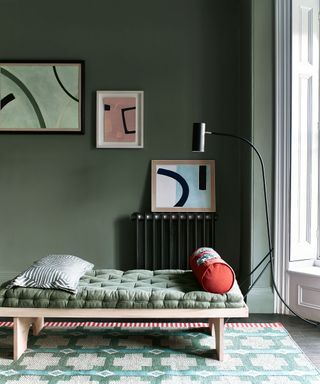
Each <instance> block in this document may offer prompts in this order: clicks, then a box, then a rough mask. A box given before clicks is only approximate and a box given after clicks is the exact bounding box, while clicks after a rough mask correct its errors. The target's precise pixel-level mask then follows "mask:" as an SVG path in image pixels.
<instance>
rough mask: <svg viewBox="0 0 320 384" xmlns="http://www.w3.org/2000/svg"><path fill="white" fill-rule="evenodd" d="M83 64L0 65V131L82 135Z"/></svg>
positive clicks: (11, 63) (39, 63) (7, 63)
mask: <svg viewBox="0 0 320 384" xmlns="http://www.w3.org/2000/svg"><path fill="white" fill-rule="evenodd" d="M82 76H83V62H56V63H54V62H37V63H26V62H24V63H22V62H21V63H20V62H19V63H13V62H10V63H9V62H6V63H4V62H2V63H0V132H78V133H79V132H81V131H82V94H81V93H82V92H81V89H82Z"/></svg>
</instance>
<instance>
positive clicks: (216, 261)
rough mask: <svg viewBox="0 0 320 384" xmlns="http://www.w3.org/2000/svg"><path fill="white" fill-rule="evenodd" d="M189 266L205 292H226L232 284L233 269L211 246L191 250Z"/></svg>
mask: <svg viewBox="0 0 320 384" xmlns="http://www.w3.org/2000/svg"><path fill="white" fill-rule="evenodd" d="M190 266H191V269H192V271H193V273H194V274H195V276H196V278H197V280H198V281H199V283H200V284H201V286H202V288H203V289H204V290H205V291H207V292H212V293H226V292H228V291H229V290H230V289H231V288H232V286H233V283H234V280H235V274H234V271H233V269H232V268H231V267H230V265H229V264H227V263H226V262H225V261H224V260H222V259H221V257H220V255H219V254H218V253H217V252H216V251H214V250H213V249H212V248H207V247H201V248H198V249H197V250H196V251H195V252H193V254H192V255H191V256H190Z"/></svg>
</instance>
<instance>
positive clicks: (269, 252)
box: [206, 132, 320, 327]
mask: <svg viewBox="0 0 320 384" xmlns="http://www.w3.org/2000/svg"><path fill="white" fill-rule="evenodd" d="M206 133H209V134H212V135H217V136H226V137H233V138H236V139H238V140H240V141H242V142H245V143H247V144H248V145H249V146H250V147H251V148H252V149H253V150H254V152H255V153H256V155H257V156H258V159H259V162H260V166H261V173H262V184H263V196H264V207H265V217H266V226H267V237H268V245H269V251H268V253H267V254H266V256H265V257H264V258H263V259H262V260H261V261H260V262H259V264H258V265H257V266H256V267H255V268H254V269H253V270H252V271H251V272H250V273H249V275H248V276H247V277H246V279H245V280H244V282H245V281H247V280H248V279H249V278H250V276H251V275H252V274H253V273H254V272H255V271H256V270H257V269H258V268H259V267H260V266H261V265H262V263H263V262H264V261H265V260H266V259H267V257H268V256H269V260H268V262H267V264H266V265H265V266H264V267H263V269H262V271H261V272H260V274H259V275H258V276H257V278H256V279H255V280H254V281H253V283H251V285H250V286H249V288H248V290H247V292H246V293H245V295H244V298H246V297H247V296H248V294H249V292H250V291H251V289H252V288H253V287H254V285H255V284H256V283H257V282H258V280H259V279H260V277H261V276H262V275H263V273H264V271H265V270H266V269H267V267H268V266H269V264H270V270H271V282H272V288H273V289H274V290H275V292H276V294H277V296H278V297H279V299H280V301H281V302H282V303H283V304H284V305H285V307H286V308H287V309H288V310H289V311H290V312H291V313H292V314H294V315H295V316H296V317H298V318H299V319H301V320H302V321H304V322H306V323H308V324H311V325H314V326H316V327H318V326H319V325H320V322H316V321H312V320H309V319H306V318H304V317H302V316H300V315H298V314H297V313H296V312H295V311H294V310H293V309H292V308H291V307H290V306H289V305H288V304H287V303H286V302H285V300H284V299H283V297H282V296H281V294H280V292H279V290H278V287H277V285H276V282H275V277H274V265H273V263H274V256H273V246H272V241H271V230H270V221H269V209H268V199H267V183H266V177H265V167H264V162H263V159H262V156H261V155H260V153H259V151H258V149H257V148H256V147H255V146H254V145H253V144H252V143H251V141H249V140H248V139H246V138H244V137H241V136H237V135H234V134H231V133H221V132H206ZM244 282H242V284H243V283H244Z"/></svg>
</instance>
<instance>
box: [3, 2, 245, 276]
mask: <svg viewBox="0 0 320 384" xmlns="http://www.w3.org/2000/svg"><path fill="white" fill-rule="evenodd" d="M240 7H241V2H239V1H238V0H224V1H220V0H219V1H218V0H161V1H160V0H152V1H150V0H135V1H132V0H117V1H110V0H95V1H93V2H89V1H87V0H76V1H75V0H67V1H66V0H63V1H62V0H55V1H53V2H46V1H43V0H41V1H40V0H28V1H22V0H0V9H1V11H0V47H1V49H0V54H1V59H19V60H21V59H28V60H30V59H31V60H33V59H48V60H50V59H54V60H59V59H83V60H85V63H86V78H85V135H63V134H57V135H39V134H38V135H36V134H30V135H26V134H15V135H13V134H1V135H0V196H1V198H0V269H1V271H2V273H6V272H7V271H8V273H9V272H10V271H18V270H20V269H21V268H23V267H25V266H26V265H28V264H29V263H30V262H32V261H33V260H35V259H37V258H39V257H41V256H43V255H46V254H48V253H52V252H58V253H65V252H67V253H72V254H76V255H79V256H80V257H83V258H85V259H88V260H90V261H92V262H94V263H95V264H96V266H97V267H115V268H127V267H129V268H130V267H134V228H133V226H132V224H131V222H130V219H129V218H130V214H131V213H132V212H134V211H139V210H149V209H150V160H151V159H197V158H208V159H215V160H216V166H217V175H216V182H217V210H218V212H219V221H218V225H217V233H216V234H217V248H218V250H219V251H220V252H221V254H222V255H223V256H224V257H225V259H226V260H228V261H229V262H230V263H231V264H232V265H233V266H234V267H235V268H236V269H238V266H239V259H240V205H241V204H240V201H241V198H240V192H241V188H240V165H239V147H238V145H237V144H235V143H233V142H231V141H228V140H227V139H223V138H220V139H216V140H213V138H211V137H210V138H209V140H208V147H207V148H208V150H207V152H206V153H205V154H203V155H196V154H193V153H192V152H191V129H192V123H193V122H194V121H206V122H207V123H208V129H211V130H214V129H215V130H221V131H225V132H233V133H239V129H240V108H239V100H240V99H241V97H242V96H241V95H242V93H241V89H240V78H241V66H240V63H241V60H242V64H241V65H243V58H241V49H240V28H241V20H240V18H241V17H243V15H242V13H243V12H240V11H241V10H240ZM248 43H249V42H248ZM245 60H246V59H245ZM248 60H249V61H250V58H248ZM243 86H245V87H246V86H247V87H249V88H250V84H242V87H243ZM96 90H143V91H144V92H145V148H144V149H142V150H141V149H140V150H132V149H131V150H125V149H114V150H111V149H99V150H98V149H96V148H95V92H96Z"/></svg>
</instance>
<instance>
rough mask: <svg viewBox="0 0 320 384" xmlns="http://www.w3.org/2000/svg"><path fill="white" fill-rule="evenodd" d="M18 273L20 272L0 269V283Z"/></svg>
mask: <svg viewBox="0 0 320 384" xmlns="http://www.w3.org/2000/svg"><path fill="white" fill-rule="evenodd" d="M19 273H20V272H17V271H0V283H1V284H2V283H4V282H6V281H8V280H11V279H13V278H14V277H15V276H17V275H18V274H19Z"/></svg>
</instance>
